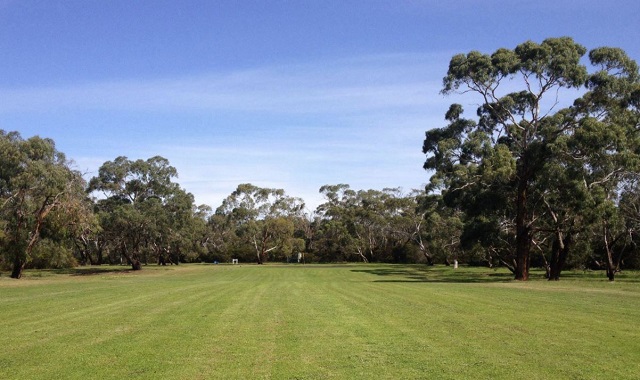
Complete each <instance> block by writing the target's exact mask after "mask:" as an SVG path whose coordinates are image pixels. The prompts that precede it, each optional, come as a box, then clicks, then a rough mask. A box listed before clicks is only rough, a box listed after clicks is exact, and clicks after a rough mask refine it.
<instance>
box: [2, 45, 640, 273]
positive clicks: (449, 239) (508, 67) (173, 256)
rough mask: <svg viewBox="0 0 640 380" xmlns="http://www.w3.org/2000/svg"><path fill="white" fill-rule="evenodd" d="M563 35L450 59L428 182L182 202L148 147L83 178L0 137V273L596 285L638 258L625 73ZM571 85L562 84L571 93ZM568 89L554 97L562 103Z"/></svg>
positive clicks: (182, 193) (241, 188)
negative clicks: (226, 274) (586, 279)
mask: <svg viewBox="0 0 640 380" xmlns="http://www.w3.org/2000/svg"><path fill="white" fill-rule="evenodd" d="M586 53H587V51H586V49H585V48H584V47H583V46H581V45H579V44H577V43H575V42H574V41H573V40H572V39H571V38H567V37H563V38H552V39H547V40H545V41H543V42H542V43H540V44H537V43H534V42H531V41H528V42H525V43H523V44H520V45H518V46H517V47H516V48H515V49H512V50H509V49H498V50H497V51H496V52H494V53H493V54H491V55H488V54H482V53H480V52H476V51H472V52H470V53H468V54H459V55H456V56H454V57H453V58H452V59H451V62H450V65H449V70H448V72H447V75H446V76H445V78H444V80H443V90H442V93H444V94H454V93H458V92H463V93H467V94H472V95H475V96H476V99H477V103H478V104H479V106H478V107H477V111H476V116H475V117H473V118H468V117H466V115H465V113H464V110H463V107H462V106H461V105H459V104H453V105H451V106H450V108H449V110H448V111H447V113H446V115H445V119H446V121H447V123H448V124H447V125H446V126H444V127H441V128H433V129H430V130H428V131H427V132H426V137H425V140H424V143H423V153H424V154H425V155H426V161H425V163H424V168H425V169H427V170H428V171H430V173H431V177H430V182H429V185H428V186H427V187H426V189H421V190H413V191H411V192H409V193H404V192H403V191H402V190H401V189H398V188H389V189H382V190H355V189H351V187H350V186H349V185H347V184H336V185H325V186H322V187H321V188H320V189H319V191H320V193H321V194H322V195H323V197H324V203H322V204H321V205H320V206H318V207H317V209H316V210H313V211H310V210H308V209H307V208H306V207H305V203H304V200H303V199H300V198H297V197H294V196H290V195H288V194H287V193H286V192H285V190H284V189H272V188H263V187H259V186H255V185H253V184H248V183H247V184H240V185H238V187H237V188H236V190H234V191H233V192H232V193H231V194H229V196H228V197H227V198H225V199H224V200H223V202H222V203H221V205H219V206H218V207H217V208H216V209H213V208H212V207H211V206H208V205H196V204H195V201H194V197H193V195H192V194H190V193H189V192H187V191H186V190H185V189H183V188H181V187H180V185H179V184H178V183H177V182H176V179H177V176H178V173H177V170H176V169H175V168H174V167H172V166H171V165H170V163H169V161H168V160H167V159H165V158H163V157H161V156H155V157H151V158H148V159H146V160H143V159H138V160H130V159H128V158H127V157H117V158H115V159H114V160H113V161H107V162H105V163H104V164H103V165H102V166H101V167H100V168H99V171H98V174H97V175H96V176H94V177H93V178H91V179H90V180H89V181H85V180H84V179H83V176H82V175H81V173H79V172H78V171H76V170H74V169H73V168H72V164H71V162H70V161H69V160H67V159H66V157H65V155H64V154H63V153H62V152H59V151H58V150H57V149H56V147H55V142H54V141H53V140H51V139H46V138H41V137H38V136H35V137H31V138H28V139H24V138H23V137H22V136H20V134H19V133H18V132H5V131H0V157H1V161H0V202H1V203H0V207H1V208H0V250H1V253H2V255H1V256H0V266H2V268H4V269H5V270H10V271H11V277H14V278H20V277H21V275H22V272H23V270H24V269H25V268H60V267H73V266H76V265H101V264H125V265H130V266H131V268H132V269H133V270H139V269H141V268H142V267H143V265H147V264H154V263H155V264H159V265H168V264H169V265H170V264H175V265H178V264H180V263H185V262H229V261H230V260H231V259H232V258H237V259H239V260H240V261H242V262H257V263H259V264H262V263H264V262H267V261H279V262H306V263H310V262H349V261H358V262H391V263H425V264H428V265H433V264H435V263H443V264H447V265H448V264H450V263H451V262H453V261H460V262H463V263H467V264H471V265H487V266H491V267H493V266H505V267H507V268H509V269H510V270H511V271H512V272H513V273H514V277H515V278H516V279H519V280H526V279H527V278H528V276H529V269H530V267H532V266H535V267H542V268H544V269H545V270H546V273H547V277H548V278H549V279H550V280H557V279H559V278H560V274H561V272H562V270H564V269H567V268H594V269H603V270H604V271H605V273H606V275H607V276H608V278H609V279H610V280H613V279H614V277H615V274H616V273H617V272H619V271H620V270H621V269H622V268H638V267H640V255H638V233H637V231H638V225H639V223H640V196H639V194H640V193H639V191H638V190H639V186H640V181H639V179H640V176H639V173H640V171H639V170H640V166H639V165H640V134H639V133H640V112H639V109H640V81H639V75H638V67H637V64H636V63H635V62H634V61H633V60H632V59H630V58H629V57H628V56H627V55H626V54H625V52H624V51H622V50H620V49H616V48H608V47H607V48H598V49H594V50H592V51H590V52H589V54H588V60H589V62H590V67H589V68H590V69H591V70H592V71H591V72H589V69H588V68H587V66H586V65H585V64H583V63H582V61H583V58H584V55H585V54H586ZM572 90H573V91H572ZM567 93H568V94H569V96H574V95H575V94H578V96H575V99H574V101H573V102H572V103H570V104H568V105H566V106H562V102H561V101H560V99H561V98H565V97H566V96H567V95H566V94H567Z"/></svg>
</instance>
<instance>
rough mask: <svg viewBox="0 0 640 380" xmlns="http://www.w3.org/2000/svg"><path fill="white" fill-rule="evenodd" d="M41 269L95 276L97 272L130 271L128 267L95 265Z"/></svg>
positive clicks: (57, 272) (55, 272)
mask: <svg viewBox="0 0 640 380" xmlns="http://www.w3.org/2000/svg"><path fill="white" fill-rule="evenodd" d="M42 271H45V272H50V273H52V274H68V275H71V276H95V275H98V274H108V273H129V272H131V269H130V268H129V267H114V266H95V267H82V268H61V269H43V270H42Z"/></svg>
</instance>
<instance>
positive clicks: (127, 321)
mask: <svg viewBox="0 0 640 380" xmlns="http://www.w3.org/2000/svg"><path fill="white" fill-rule="evenodd" d="M123 269H126V268H124V267H122V268H121V267H102V268H98V269H95V268H80V269H79V270H73V271H67V272H56V271H39V272H27V273H26V274H25V278H24V279H22V280H11V279H8V278H7V276H6V273H2V275H1V276H0V333H1V334H0V347H2V351H0V378H2V379H17V378H22V379H52V378H77V379H88V378H101V379H124V378H128V379H130V378H140V379H143V378H144V379H160V378H163V379H210V378H218V379H234V378H235V379H248V378H271V379H354V378H360V379H423V378H434V379H435V378H438V379H469V378H475V379H478V378H486V379H493V378H504V379H511V378H529V379H550V378H554V379H603V378H616V379H637V378H640V275H639V274H637V273H625V274H623V275H621V276H620V277H619V279H618V281H616V282H614V283H609V282H608V281H606V279H605V278H604V276H600V274H596V275H592V274H591V273H583V272H576V273H567V275H566V276H565V278H564V279H563V280H561V281H559V282H547V281H543V279H542V274H541V273H534V275H533V280H532V281H529V282H526V283H521V282H514V281H511V275H510V274H509V273H507V272H504V271H502V270H499V271H494V270H490V269H484V268H460V269H458V270H453V269H451V268H446V267H434V268H428V267H424V266H393V265H326V266H323V265H307V266H297V265H290V266H285V265H266V266H254V265H239V266H231V265H188V266H183V265H181V266H179V267H155V266H154V267H146V268H145V269H144V270H143V271H141V272H129V271H125V270H123Z"/></svg>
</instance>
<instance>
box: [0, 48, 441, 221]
mask: <svg viewBox="0 0 640 380" xmlns="http://www.w3.org/2000/svg"><path fill="white" fill-rule="evenodd" d="M449 56H450V55H449V54H447V55H446V56H445V55H420V54H396V55H379V56H368V57H357V58H352V59H342V60H333V61H325V62H315V63H312V64H299V65H282V66H274V67H265V68H256V69H252V70H242V71H234V72H223V73H206V74H202V75H193V76H188V77H180V78H169V79H166V78H164V79H156V80H145V81H141V80H123V81H117V82H98V83H85V84H76V85H68V86H62V87H56V88H18V89H10V88H4V89H1V88H0V115H3V114H4V115H9V116H11V117H12V118H14V119H15V118H18V119H19V118H20V116H21V115H29V120H30V121H33V120H35V122H39V121H42V120H47V118H48V116H50V115H53V116H54V118H55V119H56V120H57V121H56V124H55V125H56V126H57V127H56V128H59V130H58V131H57V133H56V132H55V131H52V130H49V131H47V132H42V133H41V134H44V135H47V136H50V137H53V138H54V139H55V140H56V141H58V140H62V143H63V144H62V145H64V146H68V147H70V149H71V151H69V152H66V153H67V154H68V156H70V157H71V158H74V159H75V160H76V161H77V166H78V167H79V169H80V170H82V171H88V172H89V176H90V175H91V173H95V172H97V169H98V167H99V165H100V164H101V163H102V162H104V161H106V160H112V159H114V158H115V157H116V156H117V155H125V156H129V157H130V158H147V157H150V156H152V155H156V154H160V155H162V156H165V157H167V158H168V159H169V160H170V162H171V163H172V165H174V166H176V168H177V169H178V171H179V173H180V178H179V182H180V183H181V185H182V186H183V187H184V188H186V189H187V190H188V191H190V192H192V193H194V195H196V200H197V201H198V202H199V203H207V204H210V205H211V206H213V207H216V206H217V205H219V204H220V202H221V200H222V199H223V198H224V197H226V196H227V195H228V194H230V193H231V192H232V191H233V190H234V189H235V187H236V186H237V185H238V184H239V183H243V182H251V183H255V184H256V185H259V186H268V187H281V188H284V189H285V190H287V192H288V193H290V194H291V195H295V196H300V197H303V198H304V199H305V200H306V201H307V203H308V204H309V205H310V207H311V208H314V207H315V206H317V204H319V203H320V202H321V201H322V199H321V197H320V195H319V194H318V189H319V187H320V186H322V185H325V184H331V183H341V182H346V183H350V184H352V186H353V187H354V188H383V187H396V186H402V187H405V188H408V189H410V188H413V187H419V186H420V184H421V183H424V182H426V179H425V177H426V174H425V173H424V172H423V171H422V169H421V156H420V145H421V139H422V138H423V137H424V130H425V129H426V128H428V127H430V126H433V125H432V124H435V123H436V122H435V120H432V119H431V117H432V116H431V115H432V114H434V113H436V114H438V115H441V114H442V113H443V112H444V110H445V109H446V103H447V102H448V100H447V99H443V98H442V96H440V95H439V94H438V90H439V88H440V84H441V82H440V80H441V79H440V78H441V76H442V73H443V72H444V71H445V67H446V63H447V57H449ZM16 115H17V116H16ZM34 115H35V116H34ZM38 115H41V116H38ZM158 115H160V116H158ZM194 115H199V116H194ZM202 115H206V116H202ZM25 117H26V116H25ZM38 118H39V119H38ZM194 118H195V119H197V120H198V122H199V123H200V124H202V125H201V126H200V127H198V128H197V129H198V130H197V131H196V130H195V129H194V127H193V126H190V123H192V122H193V120H194ZM440 119H441V117H440V116H438V120H440ZM25 120H26V119H25ZM96 120H99V123H100V124H99V125H100V129H95V130H92V131H87V130H86V128H87V126H89V128H91V126H92V125H93V126H95V125H96V124H95V123H96ZM48 125H51V124H48ZM152 125H153V127H151V126H152ZM94 128H95V127H94ZM51 133H53V136H51ZM133 136H135V137H133ZM96 139H99V143H98V144H96V143H95V140H96ZM89 143H92V144H94V146H95V151H89V152H88V151H87V150H86V149H84V150H82V152H81V153H80V150H78V152H79V153H78V154H75V152H74V150H76V149H78V147H79V146H82V145H87V144H89ZM101 160H102V161H101Z"/></svg>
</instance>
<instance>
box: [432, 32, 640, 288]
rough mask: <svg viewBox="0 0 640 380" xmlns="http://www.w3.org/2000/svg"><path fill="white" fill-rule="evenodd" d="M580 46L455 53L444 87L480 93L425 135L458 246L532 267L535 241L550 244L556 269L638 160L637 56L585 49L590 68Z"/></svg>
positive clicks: (562, 43)
mask: <svg viewBox="0 0 640 380" xmlns="http://www.w3.org/2000/svg"><path fill="white" fill-rule="evenodd" d="M586 52H587V50H586V49H585V48H584V47H583V46H581V45H579V44H577V43H575V42H574V41H573V40H572V39H571V38H568V37H562V38H550V39H547V40H544V41H543V42H542V43H540V44H538V43H535V42H532V41H527V42H525V43H522V44H520V45H518V46H516V47H515V49H513V50H509V49H498V50H497V51H496V52H494V53H493V54H491V55H487V54H482V53H480V52H477V51H472V52H470V53H468V54H466V55H464V54H458V55H455V56H454V57H452V59H451V62H450V65H449V70H448V72H447V75H446V76H445V78H444V80H443V89H442V92H443V93H445V94H452V93H454V92H456V91H462V92H470V93H474V94H475V95H477V96H478V98H479V99H480V102H481V104H480V106H479V107H478V110H477V119H476V120H474V119H465V118H464V117H463V109H462V107H461V106H460V105H458V104H453V105H452V106H451V107H450V108H449V110H448V111H447V113H446V115H445V119H446V120H447V122H448V125H447V126H446V127H444V128H438V129H432V130H429V131H427V133H426V138H425V140H424V143H423V152H424V153H425V154H426V155H427V157H426V161H425V164H424V168H425V169H427V170H430V171H433V176H432V177H431V180H430V185H429V186H428V187H427V189H428V190H430V191H434V192H436V193H438V194H442V196H443V200H444V202H445V204H446V205H447V206H449V207H451V208H452V209H454V210H460V211H462V212H463V213H464V214H465V216H466V219H465V227H464V232H463V234H462V235H463V241H464V244H465V246H468V247H471V246H475V245H476V244H480V245H481V246H482V247H484V248H485V249H486V250H487V253H488V254H489V255H497V256H498V258H499V261H500V262H502V263H503V264H505V265H507V266H509V267H511V268H512V270H513V271H514V273H515V275H516V278H518V279H522V280H526V279H527V277H528V270H529V266H530V259H531V258H530V251H531V249H532V248H535V249H540V250H542V251H543V252H545V254H548V258H549V259H548V260H547V259H545V262H544V265H545V266H547V269H548V270H549V271H550V277H553V278H554V279H557V276H558V275H559V272H560V271H561V270H562V267H563V266H564V264H565V263H566V260H567V256H568V255H569V253H570V251H571V250H572V249H573V245H574V244H575V242H576V240H577V239H578V238H579V237H580V236H582V237H583V238H584V236H585V235H587V234H588V232H587V231H593V227H592V224H594V223H595V224H596V225H598V224H602V223H603V221H606V214H605V213H603V211H598V210H602V207H600V205H605V204H607V202H609V203H611V202H613V204H615V199H616V197H617V194H619V190H620V189H619V187H620V185H621V184H622V183H624V181H625V180H626V178H628V177H629V176H630V175H634V174H635V173H637V172H638V170H640V166H639V164H640V154H639V152H640V133H639V132H638V125H640V113H639V109H638V104H640V103H639V102H638V99H640V98H639V94H640V83H639V81H638V79H639V75H638V66H637V64H636V63H635V62H634V61H633V60H632V59H630V58H629V57H628V56H627V55H626V54H625V53H624V51H622V50H620V49H616V48H608V47H605V48H598V49H594V50H592V51H591V52H590V53H589V59H590V62H591V64H592V66H593V67H594V68H596V71H595V72H593V73H589V72H588V69H587V67H586V66H585V65H583V64H582V63H581V62H580V60H581V57H582V56H584V55H585V53H586ZM514 86H516V89H515V90H513V88H514ZM518 87H519V88H518ZM580 87H584V88H585V89H586V93H584V95H583V96H581V97H580V98H578V99H576V100H575V102H574V104H573V105H572V106H570V107H567V108H563V109H558V107H557V100H556V99H557V98H558V96H559V95H558V94H559V93H560V91H561V90H563V89H565V88H580ZM503 89H508V90H506V91H505V90H503ZM507 91H509V92H507ZM547 98H551V99H549V100H547ZM482 231H484V232H482ZM490 231H491V232H490ZM588 238H590V237H588ZM612 238H613V237H612ZM498 247H501V248H498ZM511 247H512V248H511ZM545 257H547V256H545ZM609 261H611V260H609Z"/></svg>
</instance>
